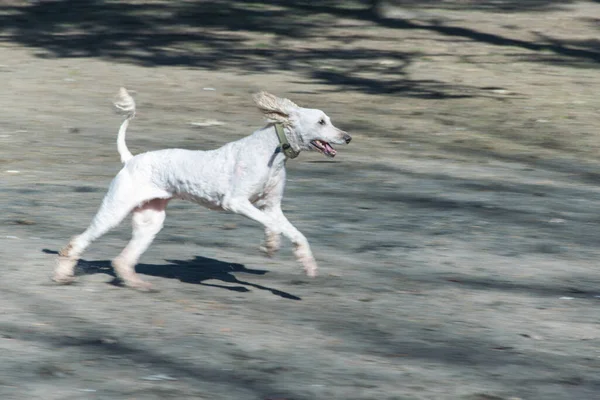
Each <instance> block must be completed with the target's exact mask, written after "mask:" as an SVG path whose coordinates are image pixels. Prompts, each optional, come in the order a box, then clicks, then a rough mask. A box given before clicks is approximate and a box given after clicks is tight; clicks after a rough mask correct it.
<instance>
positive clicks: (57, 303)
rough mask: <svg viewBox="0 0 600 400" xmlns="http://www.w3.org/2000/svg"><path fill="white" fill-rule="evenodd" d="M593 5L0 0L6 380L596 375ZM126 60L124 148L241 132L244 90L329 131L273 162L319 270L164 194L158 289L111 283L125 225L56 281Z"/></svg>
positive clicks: (1, 383) (95, 386) (326, 386)
mask: <svg viewBox="0 0 600 400" xmlns="http://www.w3.org/2000/svg"><path fill="white" fill-rule="evenodd" d="M364 3H367V2H364ZM399 3H402V4H399ZM482 4H484V5H482ZM599 16H600V2H576V1H573V2H569V1H554V2H553V1H495V2H491V1H490V2H475V1H459V0H456V1H437V2H435V1H426V2H416V1H402V2H396V4H389V3H386V2H379V4H378V5H377V6H376V7H372V5H369V4H362V3H361V2H355V3H353V2H350V1H346V2H344V1H337V2H336V1H326V0H324V1H320V2H309V1H270V2H267V4H263V3H260V2H234V1H166V0H165V1H134V0H128V1H116V0H115V1H100V0H98V1H92V0H89V1H81V2H70V1H64V0H63V1H41V0H38V1H28V2H25V1H20V0H19V1H16V0H15V1H11V0H8V1H7V0H5V1H3V2H2V5H1V7H0V89H1V90H0V210H1V211H0V259H1V260H2V270H3V274H2V278H3V279H2V280H1V281H0V398H1V399H3V400H11V399H18V400H21V399H46V400H50V399H61V400H62V399H107V400H108V399H110V400H115V399H257V400H267V399H269V400H284V399H285V400H305V399H306V400H309V399H344V400H350V399H356V400H358V399H361V400H363V399H364V400H367V399H373V400H375V399H377V400H383V399H386V400H392V399H394V400H401V399H402V400H405V399H407V400H408V399H461V400H500V399H504V400H508V399H512V400H516V399H522V400H533V399H540V400H542V399H543V400H549V399H550V400H553V399H577V400H587V399H598V398H600V378H599V373H600V330H599V323H600V316H599V315H600V314H599V313H598V306H599V305H600V270H599V269H598V266H597V262H596V260H597V259H598V256H599V250H598V244H599V241H600V239H599V235H598V232H599V230H600V212H599V211H600V210H599V207H600V187H598V183H599V182H600V162H599V160H598V159H599V156H600V140H599V138H600V133H599V130H598V127H599V126H600V124H599V123H598V114H599V111H600V96H598V88H599V87H600V71H599V66H600V64H599V63H600V41H599V40H598V37H599V34H600V17H599ZM122 85H123V86H126V87H127V88H129V89H131V90H132V91H133V92H134V93H135V96H136V100H137V103H138V110H139V113H138V118H136V119H135V121H134V122H133V124H132V125H131V127H130V130H129V132H128V144H129V147H130V149H131V150H132V152H133V153H134V154H136V153H139V152H142V151H147V150H153V149H160V148H164V147H182V148H188V149H210V148H215V147H218V146H219V145H221V144H224V143H226V142H228V141H231V140H235V139H237V138H240V137H242V136H244V135H246V134H248V133H250V132H251V131H252V130H253V129H256V128H258V127H260V126H262V124H263V121H262V119H261V116H260V115H259V113H258V112H257V111H256V110H255V108H254V107H253V104H252V101H251V93H253V92H255V91H257V90H261V89H262V90H268V91H270V92H273V93H276V94H278V95H281V96H286V97H289V98H291V99H292V100H294V101H295V102H297V103H298V104H300V105H303V106H308V107H315V108H321V109H323V110H325V111H326V112H327V113H328V114H329V115H330V116H331V117H332V120H333V121H334V123H335V124H336V125H338V126H340V127H341V128H343V129H346V130H348V131H349V132H350V133H351V134H352V135H353V141H352V143H351V144H350V145H349V146H348V147H344V148H339V152H338V155H337V157H336V158H335V159H334V160H333V161H329V160H326V159H324V158H323V157H322V156H320V155H318V154H302V155H301V156H300V157H299V158H298V159H296V160H293V161H290V162H289V163H288V177H289V180H288V185H287V191H286V198H285V200H284V210H285V212H286V213H287V215H288V217H289V218H290V220H291V221H292V222H293V223H295V224H296V226H297V227H298V228H299V229H300V230H301V231H303V232H304V234H305V235H306V236H307V238H308V239H309V241H310V242H311V244H312V247H313V251H314V253H315V255H316V257H317V260H318V262H319V263H320V267H321V275H320V276H319V277H318V278H316V279H314V280H310V279H308V278H306V277H304V276H303V274H302V269H301V267H299V266H298V265H297V264H296V262H295V261H294V259H293V256H292V254H291V251H290V246H289V244H288V243H285V245H284V247H283V249H282V251H281V252H280V254H279V255H277V256H276V257H275V258H273V259H266V258H263V257H262V256H261V255H260V253H259V251H258V245H259V243H260V241H261V239H262V228H261V227H259V226H257V225H256V224H255V223H253V222H251V221H249V220H246V219H244V218H242V217H240V216H236V215H230V214H225V213H217V212H212V211H208V210H205V209H202V208H200V207H198V206H196V205H193V204H189V203H184V202H172V203H171V205H170V208H169V210H168V218H167V222H166V225H165V228H164V230H163V231H162V232H161V233H160V234H159V236H158V237H157V239H156V241H155V243H154V245H153V246H152V247H151V248H150V250H149V251H148V252H147V253H146V254H145V255H144V256H143V258H142V260H141V264H140V265H138V272H139V273H140V274H141V276H142V277H143V278H144V279H146V280H148V281H150V282H152V283H153V284H154V285H155V286H156V287H157V288H158V289H160V291H159V292H158V293H140V292H136V291H133V290H130V289H126V288H122V287H120V286H117V285H114V284H111V283H112V282H113V278H114V276H113V271H112V269H111V268H110V262H109V260H110V259H111V258H112V257H114V256H115V255H116V254H118V252H119V251H120V250H121V249H122V247H123V246H124V245H125V243H126V241H127V240H128V238H129V235H130V228H129V223H123V224H122V226H120V227H119V228H118V229H116V230H115V231H113V232H111V233H110V234H108V235H106V236H105V237H103V238H101V239H100V240H98V241H97V242H95V243H94V244H93V245H92V246H91V247H90V249H89V251H88V252H87V253H86V254H85V256H84V260H83V261H82V262H81V263H80V265H79V268H78V273H79V275H80V276H79V279H78V283H77V284H75V285H71V286H57V285H54V284H53V283H52V282H50V280H49V277H50V275H51V272H52V269H53V266H54V259H55V257H56V252H57V251H58V250H59V249H60V248H61V247H62V246H63V245H64V244H65V243H66V242H67V241H68V239H69V238H70V237H71V236H72V235H74V234H77V233H80V232H81V231H83V229H85V228H86V226H87V224H88V223H89V221H90V219H91V218H92V216H93V214H94V213H95V211H96V209H97V207H98V205H99V203H100V201H101V199H102V197H103V195H104V192H105V189H106V187H107V186H108V184H109V182H110V180H111V179H112V177H113V176H114V175H115V173H116V172H117V171H118V170H119V168H120V164H119V158H118V154H117V150H116V144H115V140H116V133H117V129H118V126H119V124H120V118H119V117H118V116H116V115H115V114H114V112H113V110H112V109H111V101H112V98H113V96H114V94H115V93H116V91H117V89H118V88H119V86H122ZM210 120H216V121H219V122H220V124H218V125H214V122H213V123H211V122H210ZM211 124H213V126H208V127H206V126H202V125H211Z"/></svg>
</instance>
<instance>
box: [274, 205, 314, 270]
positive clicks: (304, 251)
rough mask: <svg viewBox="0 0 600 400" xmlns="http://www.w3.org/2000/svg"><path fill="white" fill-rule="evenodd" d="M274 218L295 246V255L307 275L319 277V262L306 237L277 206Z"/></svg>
mask: <svg viewBox="0 0 600 400" xmlns="http://www.w3.org/2000/svg"><path fill="white" fill-rule="evenodd" d="M271 215H272V217H273V218H274V219H275V220H276V221H277V224H278V225H279V227H280V228H281V233H282V234H283V235H284V236H285V237H287V238H288V239H289V240H290V241H291V242H292V244H293V245H294V255H295V256H296V259H297V260H298V262H300V264H302V266H303V267H304V271H305V272H306V275H308V276H310V277H315V276H317V269H318V267H317V262H316V261H315V257H314V256H313V253H312V250H311V249H310V245H309V244H308V240H306V237H305V236H304V235H303V234H302V233H301V232H300V231H299V230H298V229H297V228H296V227H295V226H294V225H292V223H291V222H290V221H288V219H287V218H286V216H285V215H284V214H283V211H282V210H281V207H279V206H277V207H275V208H273V209H272V210H271Z"/></svg>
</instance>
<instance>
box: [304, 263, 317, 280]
mask: <svg viewBox="0 0 600 400" xmlns="http://www.w3.org/2000/svg"><path fill="white" fill-rule="evenodd" d="M304 272H306V276H308V277H309V278H315V277H316V276H317V275H319V268H318V267H317V264H316V263H312V264H311V265H304Z"/></svg>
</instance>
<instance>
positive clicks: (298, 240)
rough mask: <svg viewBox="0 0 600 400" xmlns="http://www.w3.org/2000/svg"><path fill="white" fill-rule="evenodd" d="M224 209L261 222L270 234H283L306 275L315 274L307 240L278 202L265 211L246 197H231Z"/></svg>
mask: <svg viewBox="0 0 600 400" xmlns="http://www.w3.org/2000/svg"><path fill="white" fill-rule="evenodd" d="M225 209H227V210H229V211H232V212H234V213H237V214H241V215H244V216H246V217H248V218H250V219H253V220H254V221H257V222H259V223H261V224H263V225H264V227H265V229H266V231H268V232H270V234H272V235H277V236H278V235H279V234H281V233H282V234H284V235H285V237H287V238H288V239H289V240H290V241H291V242H292V243H293V244H294V254H295V255H296V259H297V260H298V261H299V262H300V263H301V264H302V266H303V267H304V271H305V272H306V275H308V276H310V277H314V276H316V275H317V262H316V261H315V258H314V257H313V255H312V251H311V250H310V246H309V244H308V241H307V240H306V238H305V237H304V235H303V234H302V233H300V231H299V230H298V229H296V227H294V226H293V225H292V224H291V223H290V222H289V221H288V220H287V218H286V217H285V215H283V212H282V211H281V207H280V206H279V205H278V204H276V205H274V206H273V207H271V208H270V209H269V212H268V213H267V212H264V211H261V210H259V209H258V208H256V207H254V206H253V205H252V203H250V201H249V200H248V199H231V200H230V201H228V202H227V204H226V206H225Z"/></svg>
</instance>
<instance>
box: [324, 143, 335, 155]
mask: <svg viewBox="0 0 600 400" xmlns="http://www.w3.org/2000/svg"><path fill="white" fill-rule="evenodd" d="M325 152H326V153H327V154H329V155H330V156H335V154H336V153H337V151H335V149H334V148H333V147H331V145H330V144H329V143H325Z"/></svg>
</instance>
